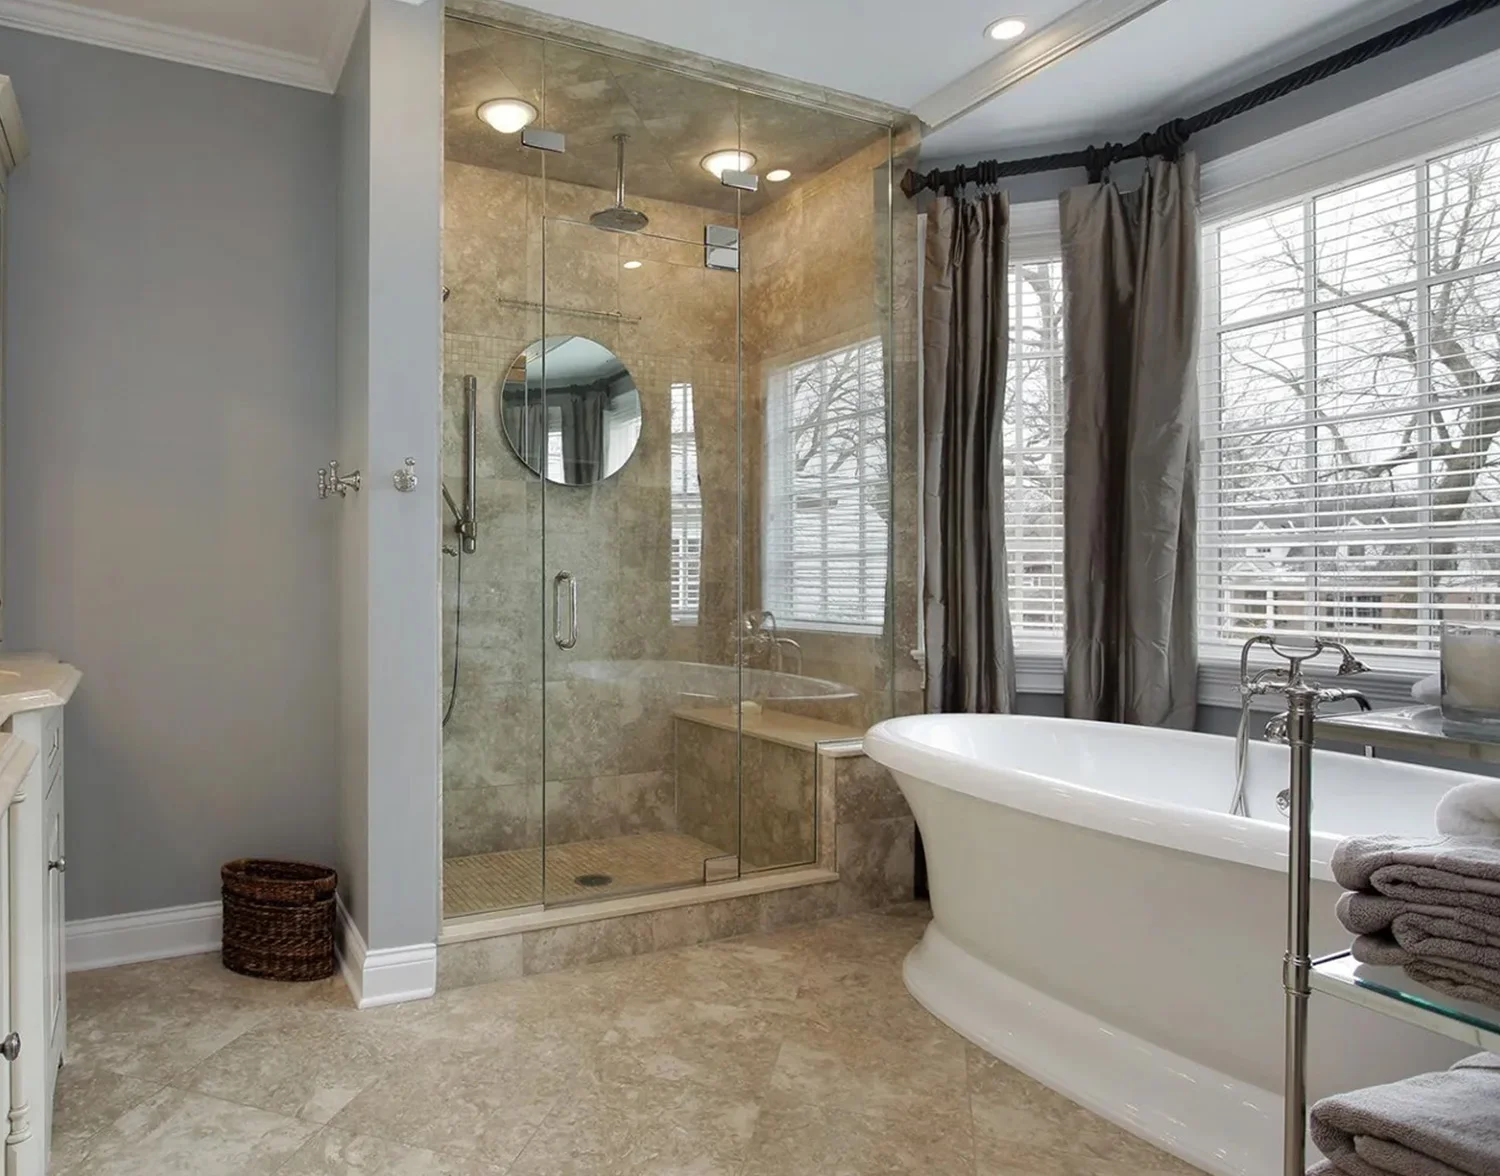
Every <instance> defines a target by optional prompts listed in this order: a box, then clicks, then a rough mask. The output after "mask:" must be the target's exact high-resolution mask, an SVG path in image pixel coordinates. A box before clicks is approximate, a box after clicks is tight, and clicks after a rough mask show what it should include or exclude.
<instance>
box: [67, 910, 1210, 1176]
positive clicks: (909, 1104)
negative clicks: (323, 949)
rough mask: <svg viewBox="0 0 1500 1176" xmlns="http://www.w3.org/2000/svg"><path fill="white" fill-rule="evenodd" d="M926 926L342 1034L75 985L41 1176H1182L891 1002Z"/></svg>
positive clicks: (190, 968) (481, 997)
mask: <svg viewBox="0 0 1500 1176" xmlns="http://www.w3.org/2000/svg"><path fill="white" fill-rule="evenodd" d="M924 925H925V912H924V911H923V909H922V908H912V909H911V910H908V911H902V912H899V913H893V914H874V915H857V916H853V917H849V918H843V919H835V920H832V921H829V922H825V923H821V924H819V925H817V926H814V927H801V928H793V929H788V930H783V931H775V932H769V933H761V934H756V935H751V936H747V937H745V938H743V939H739V940H734V941H728V942H720V943H712V944H703V945H699V946H693V947H682V948H678V949H675V950H671V951H662V952H657V953H655V954H647V955H641V956H636V957H633V958H628V959H618V960H611V961H608V962H605V963H600V964H594V965H590V966H588V967H581V968H571V969H567V970H565V971H559V972H553V973H549V974H546V975H539V976H531V977H526V978H520V979H514V980H505V981H498V982H495V983H491V984H480V985H475V986H473V987H468V988H459V989H454V990H452V991H448V992H443V993H441V994H439V996H438V997H436V998H435V999H433V1000H430V1001H420V1002H416V1003H413V1004H408V1005H399V1006H392V1007H388V1008H382V1009H374V1010H369V1011H366V1012H359V1011H357V1010H354V1009H353V1008H352V1006H351V1004H350V1002H349V999H348V996H347V993H346V992H345V991H344V990H343V988H342V986H341V985H339V984H338V983H337V982H336V981H332V982H328V983H320V984H313V985H278V984H271V983H266V982H260V981H253V980H247V979H246V978H244V977H239V976H235V975H233V974H232V973H229V972H226V971H225V970H224V969H223V968H222V967H221V966H220V965H219V962H218V959H217V957H216V956H203V957H196V958H191V959H185V960H168V961H163V962H161V963H155V964H141V965H135V966H132V967H129V968H119V969H113V970H111V971H108V972H96V973H82V974H80V975H78V976H77V977H73V978H70V980H72V981H73V984H72V987H70V992H69V998H70V1006H71V1008H70V1013H71V1017H70V1022H71V1023H70V1026H69V1031H70V1052H69V1058H68V1065H67V1066H66V1067H65V1068H64V1070H63V1072H62V1075H61V1076H60V1079H59V1088H58V1089H59V1094H58V1105H57V1111H56V1128H55V1132H54V1137H55V1138H54V1163H53V1176H127V1174H128V1176H145V1174H148V1173H149V1174H150V1176H272V1174H275V1176H376V1174H382V1176H905V1174H908V1173H911V1174H915V1173H921V1174H923V1176H928V1174H933V1176H950V1174H951V1176H1195V1173H1194V1170H1193V1169H1192V1168H1190V1167H1189V1166H1188V1165H1185V1164H1183V1163H1181V1162H1179V1161H1177V1160H1175V1159H1173V1158H1172V1157H1171V1156H1168V1155H1166V1154H1165V1153H1163V1152H1160V1151H1158V1150H1157V1149H1156V1148H1153V1147H1151V1146H1149V1145H1147V1144H1145V1143H1143V1142H1142V1141H1140V1140H1138V1139H1136V1138H1135V1137H1134V1136H1131V1135H1130V1134H1128V1133H1127V1132H1125V1131H1122V1130H1121V1129H1119V1128H1117V1127H1115V1126H1114V1125H1113V1124H1111V1123H1109V1122H1107V1121H1105V1120H1104V1119H1101V1118H1100V1117H1098V1116H1097V1115H1094V1114H1092V1113H1090V1112H1088V1111H1086V1110H1084V1109H1083V1108H1081V1107H1078V1106H1076V1105H1075V1104H1073V1103H1071V1102H1069V1101H1068V1100H1067V1099H1065V1098H1063V1097H1062V1096H1060V1095H1058V1094H1055V1093H1053V1092H1052V1091H1050V1090H1048V1089H1047V1088H1046V1087H1044V1086H1041V1085H1040V1084H1039V1083H1036V1082H1033V1081H1032V1080H1031V1079H1029V1078H1027V1077H1026V1076H1025V1075H1023V1074H1021V1073H1019V1072H1018V1071H1016V1070H1014V1069H1012V1068H1011V1067H1009V1066H1006V1065H1004V1064H1003V1063H1001V1062H999V1061H996V1060H995V1059H994V1058H992V1057H990V1056H989V1055H988V1054H986V1053H984V1052H983V1051H982V1050H979V1049H977V1048H975V1047H973V1046H971V1045H969V1044H968V1043H966V1042H964V1041H963V1039H962V1038H960V1037H958V1036H957V1035H956V1034H954V1033H953V1032H951V1031H950V1030H949V1029H947V1028H946V1027H945V1026H943V1025H942V1024H940V1023H939V1022H938V1021H937V1020H935V1019H934V1018H933V1017H931V1016H929V1015H928V1014H927V1013H926V1011H925V1010H923V1009H922V1008H921V1006H920V1005H918V1004H917V1003H916V1001H914V1000H913V999H912V998H911V996H910V995H909V994H908V993H907V992H906V989H905V986H904V985H903V984H902V981H901V961H902V959H903V957H904V956H905V954H906V952H907V951H909V950H910V948H911V946H912V945H913V944H914V943H915V942H916V941H917V939H918V938H919V937H920V934H921V931H922V928H923V926H924Z"/></svg>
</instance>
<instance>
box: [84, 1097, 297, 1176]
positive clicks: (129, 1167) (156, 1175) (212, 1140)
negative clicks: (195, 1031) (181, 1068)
mask: <svg viewBox="0 0 1500 1176" xmlns="http://www.w3.org/2000/svg"><path fill="white" fill-rule="evenodd" d="M315 1131H317V1126H316V1125H315V1124H312V1123H304V1122H299V1121H298V1120H296V1119H288V1118H286V1117H285V1116H284V1115H273V1114H271V1113H270V1112H268V1111H258V1110H254V1109H253V1108H250V1107H242V1106H237V1105H235V1104H233V1103H227V1102H221V1101H220V1100H219V1099H214V1098H205V1097H203V1096H202V1095H199V1094H190V1093H188V1092H186V1091H181V1090H162V1091H158V1092H157V1093H156V1094H154V1095H152V1096H151V1097H150V1098H148V1099H147V1100H146V1101H145V1102H143V1103H141V1104H140V1105H139V1106H137V1107H135V1108H134V1109H133V1110H129V1111H126V1112H125V1114H123V1115H121V1116H120V1117H119V1118H118V1119H116V1120H115V1121H114V1122H113V1123H112V1124H110V1126H108V1127H106V1128H105V1129H104V1130H103V1131H101V1132H99V1133H98V1134H97V1135H95V1136H94V1137H93V1138H92V1139H90V1140H89V1141H88V1142H87V1143H86V1144H84V1145H83V1147H82V1148H81V1149H80V1151H79V1154H78V1157H77V1158H76V1159H74V1160H73V1161H71V1162H69V1164H68V1166H67V1167H66V1168H64V1169H63V1172H64V1173H65V1176H142V1174H143V1173H148V1172H149V1173H151V1176H270V1174H271V1173H274V1172H275V1171H276V1170H277V1169H278V1168H280V1167H281V1165H282V1164H283V1163H285V1161H286V1160H287V1158H288V1157H289V1156H291V1155H292V1153H293V1152H295V1151H296V1150H297V1149H298V1148H299V1147H301V1146H302V1144H303V1143H304V1142H306V1140H307V1138H308V1137H309V1136H310V1135H312V1134H313V1133H314V1132H315Z"/></svg>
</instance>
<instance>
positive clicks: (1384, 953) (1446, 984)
mask: <svg viewBox="0 0 1500 1176" xmlns="http://www.w3.org/2000/svg"><path fill="white" fill-rule="evenodd" d="M1349 954H1350V955H1352V956H1353V957H1354V958H1355V959H1356V960H1357V961H1358V962H1359V963H1361V964H1376V965H1379V966H1381V967H1386V968H1402V969H1404V970H1405V972H1406V974H1407V975H1408V976H1410V977H1411V978H1412V979H1413V980H1416V981H1417V982H1418V983H1421V984H1427V985H1430V986H1431V987H1433V988H1436V989H1437V990H1438V991H1439V992H1446V993H1447V994H1448V995H1449V996H1456V997H1459V998H1461V999H1463V1000H1472V1001H1475V1002H1477V1003H1479V1004H1485V1005H1490V1006H1491V1007H1494V1008H1500V971H1496V970H1495V969H1493V968H1485V967H1481V966H1480V965H1478V964H1472V963H1469V962H1467V961H1465V960H1454V959H1442V958H1438V957H1435V956H1419V955H1416V954H1415V953H1413V952H1411V951H1409V950H1407V949H1406V948H1404V947H1402V946H1401V945H1400V944H1399V943H1397V942H1396V941H1395V940H1394V939H1393V938H1391V937H1390V936H1389V935H1361V936H1359V937H1358V938H1357V939H1355V941H1354V945H1353V946H1352V947H1351V948H1350V950H1349ZM1497 1171H1500V1169H1497Z"/></svg>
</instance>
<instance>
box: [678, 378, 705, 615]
mask: <svg viewBox="0 0 1500 1176" xmlns="http://www.w3.org/2000/svg"><path fill="white" fill-rule="evenodd" d="M671 509H672V515H671V526H672V567H671V576H672V587H671V592H672V623H673V624H674V625H696V624H697V623H698V595H699V586H700V584H701V583H702V581H703V492H702V490H701V489H700V487H699V485H698V436H697V433H696V431H695V429H694V423H693V386H692V385H691V384H673V385H672V508H671Z"/></svg>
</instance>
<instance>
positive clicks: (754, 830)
mask: <svg viewBox="0 0 1500 1176" xmlns="http://www.w3.org/2000/svg"><path fill="white" fill-rule="evenodd" d="M446 58H447V60H446V86H447V116H446V127H445V131H446V135H445V139H446V149H447V150H446V161H445V229H444V239H445V257H444V267H445V269H444V278H443V281H444V291H445V292H444V317H445V321H444V362H445V373H444V407H443V412H444V471H443V477H444V489H445V491H446V492H447V493H446V498H447V499H448V512H447V513H446V514H445V516H444V522H445V526H444V529H443V535H444V547H445V553H444V555H443V582H444V606H445V608H444V622H445V624H444V668H445V677H446V679H447V684H448V685H447V688H448V696H447V697H446V698H445V707H444V710H445V715H446V717H445V730H444V785H443V807H444V859H445V860H444V914H445V916H446V917H449V918H464V917H469V916H475V915H481V914H488V913H493V912H496V911H512V910H517V909H524V908H528V907H535V906H538V905H547V906H551V905H557V904H562V903H571V902H578V901H585V900H590V899H595V898H599V897H603V896H618V895H620V894H624V893H633V892H639V891H644V890H656V889H664V888H673V887H682V886H701V885H705V884H708V883H712V882H714V881H719V880H723V879H730V878H735V877H739V876H741V875H742V874H745V873H749V872H752V871H758V870H767V869H778V868H785V867H788V866H796V865H805V864H808V863H811V862H813V861H814V860H815V857H816V853H817V822H818V819H819V814H818V804H817V778H816V770H815V758H816V757H815V755H814V754H813V751H812V749H813V748H814V747H815V745H816V742H817V740H818V739H819V738H827V737H836V735H837V734H838V733H839V732H841V731H843V732H849V733H862V731H863V728H864V726H867V725H868V723H869V722H871V721H874V720H875V719H878V718H880V717H883V716H884V715H885V714H888V713H889V710H890V673H889V666H890V665H891V656H890V644H891V625H890V623H889V603H888V601H889V596H890V593H889V587H888V585H889V576H890V571H889V551H890V523H891V520H890V510H891V506H890V504H891V495H890V492H889V486H890V469H889V466H890V462H889V455H888V449H889V446H888V415H889V414H888V406H887V401H888V396H887V391H886V389H887V388H888V387H889V380H888V379H887V372H886V364H885V362H884V359H883V357H884V356H885V355H886V354H888V339H887V335H888V321H889V315H888V314H887V313H885V312H884V311H882V309H881V307H880V302H881V299H880V297H879V296H878V294H879V291H880V290H881V289H882V288H884V287H883V284H882V283H883V282H885V281H886V280H887V279H888V276H889V256H888V239H889V238H888V233H887V232H886V231H885V228H884V227H883V226H882V224H881V218H882V217H883V216H884V215H885V212H884V210H885V208H887V207H888V205H887V204H886V203H885V202H886V201H887V199H888V192H889V156H890V146H889V145H890V131H889V128H887V127H886V126H883V125H878V124H872V123H869V122H865V121H861V120H859V119H854V118H850V117H847V116H845V115H842V114H835V113H831V112H828V111H824V110H820V109H816V108H814V107H811V106H805V105H798V104H795V103H791V102H787V101H785V100H782V99H778V98H770V97H766V96H764V95H760V94H753V93H749V92H746V91H744V90H742V89H736V88H733V87H729V86H723V85H719V84H716V83H715V82H713V81H711V80H707V79H704V78H700V77H696V76H692V75H690V74H687V73H682V72H677V71H674V70H669V69H666V68H663V67H661V66H658V65H654V64H648V63H645V62H641V61H637V60H633V59H630V58H625V57H620V56H614V55H611V54H606V53H602V52H599V51H597V50H594V49H590V48H586V47H580V46H577V45H574V44H570V43H564V42H561V41H554V40H550V39H545V38H540V37H536V36H532V35H528V34H525V33H521V32H518V31H515V30H511V29H505V28H499V27H494V26H491V25H488V24H482V23H478V22H476V21H474V20H471V19H468V18H459V17H456V16H451V15H450V17H449V19H448V22H447V45H446ZM783 173H788V174H785V175H783ZM882 275H884V276H882Z"/></svg>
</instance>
